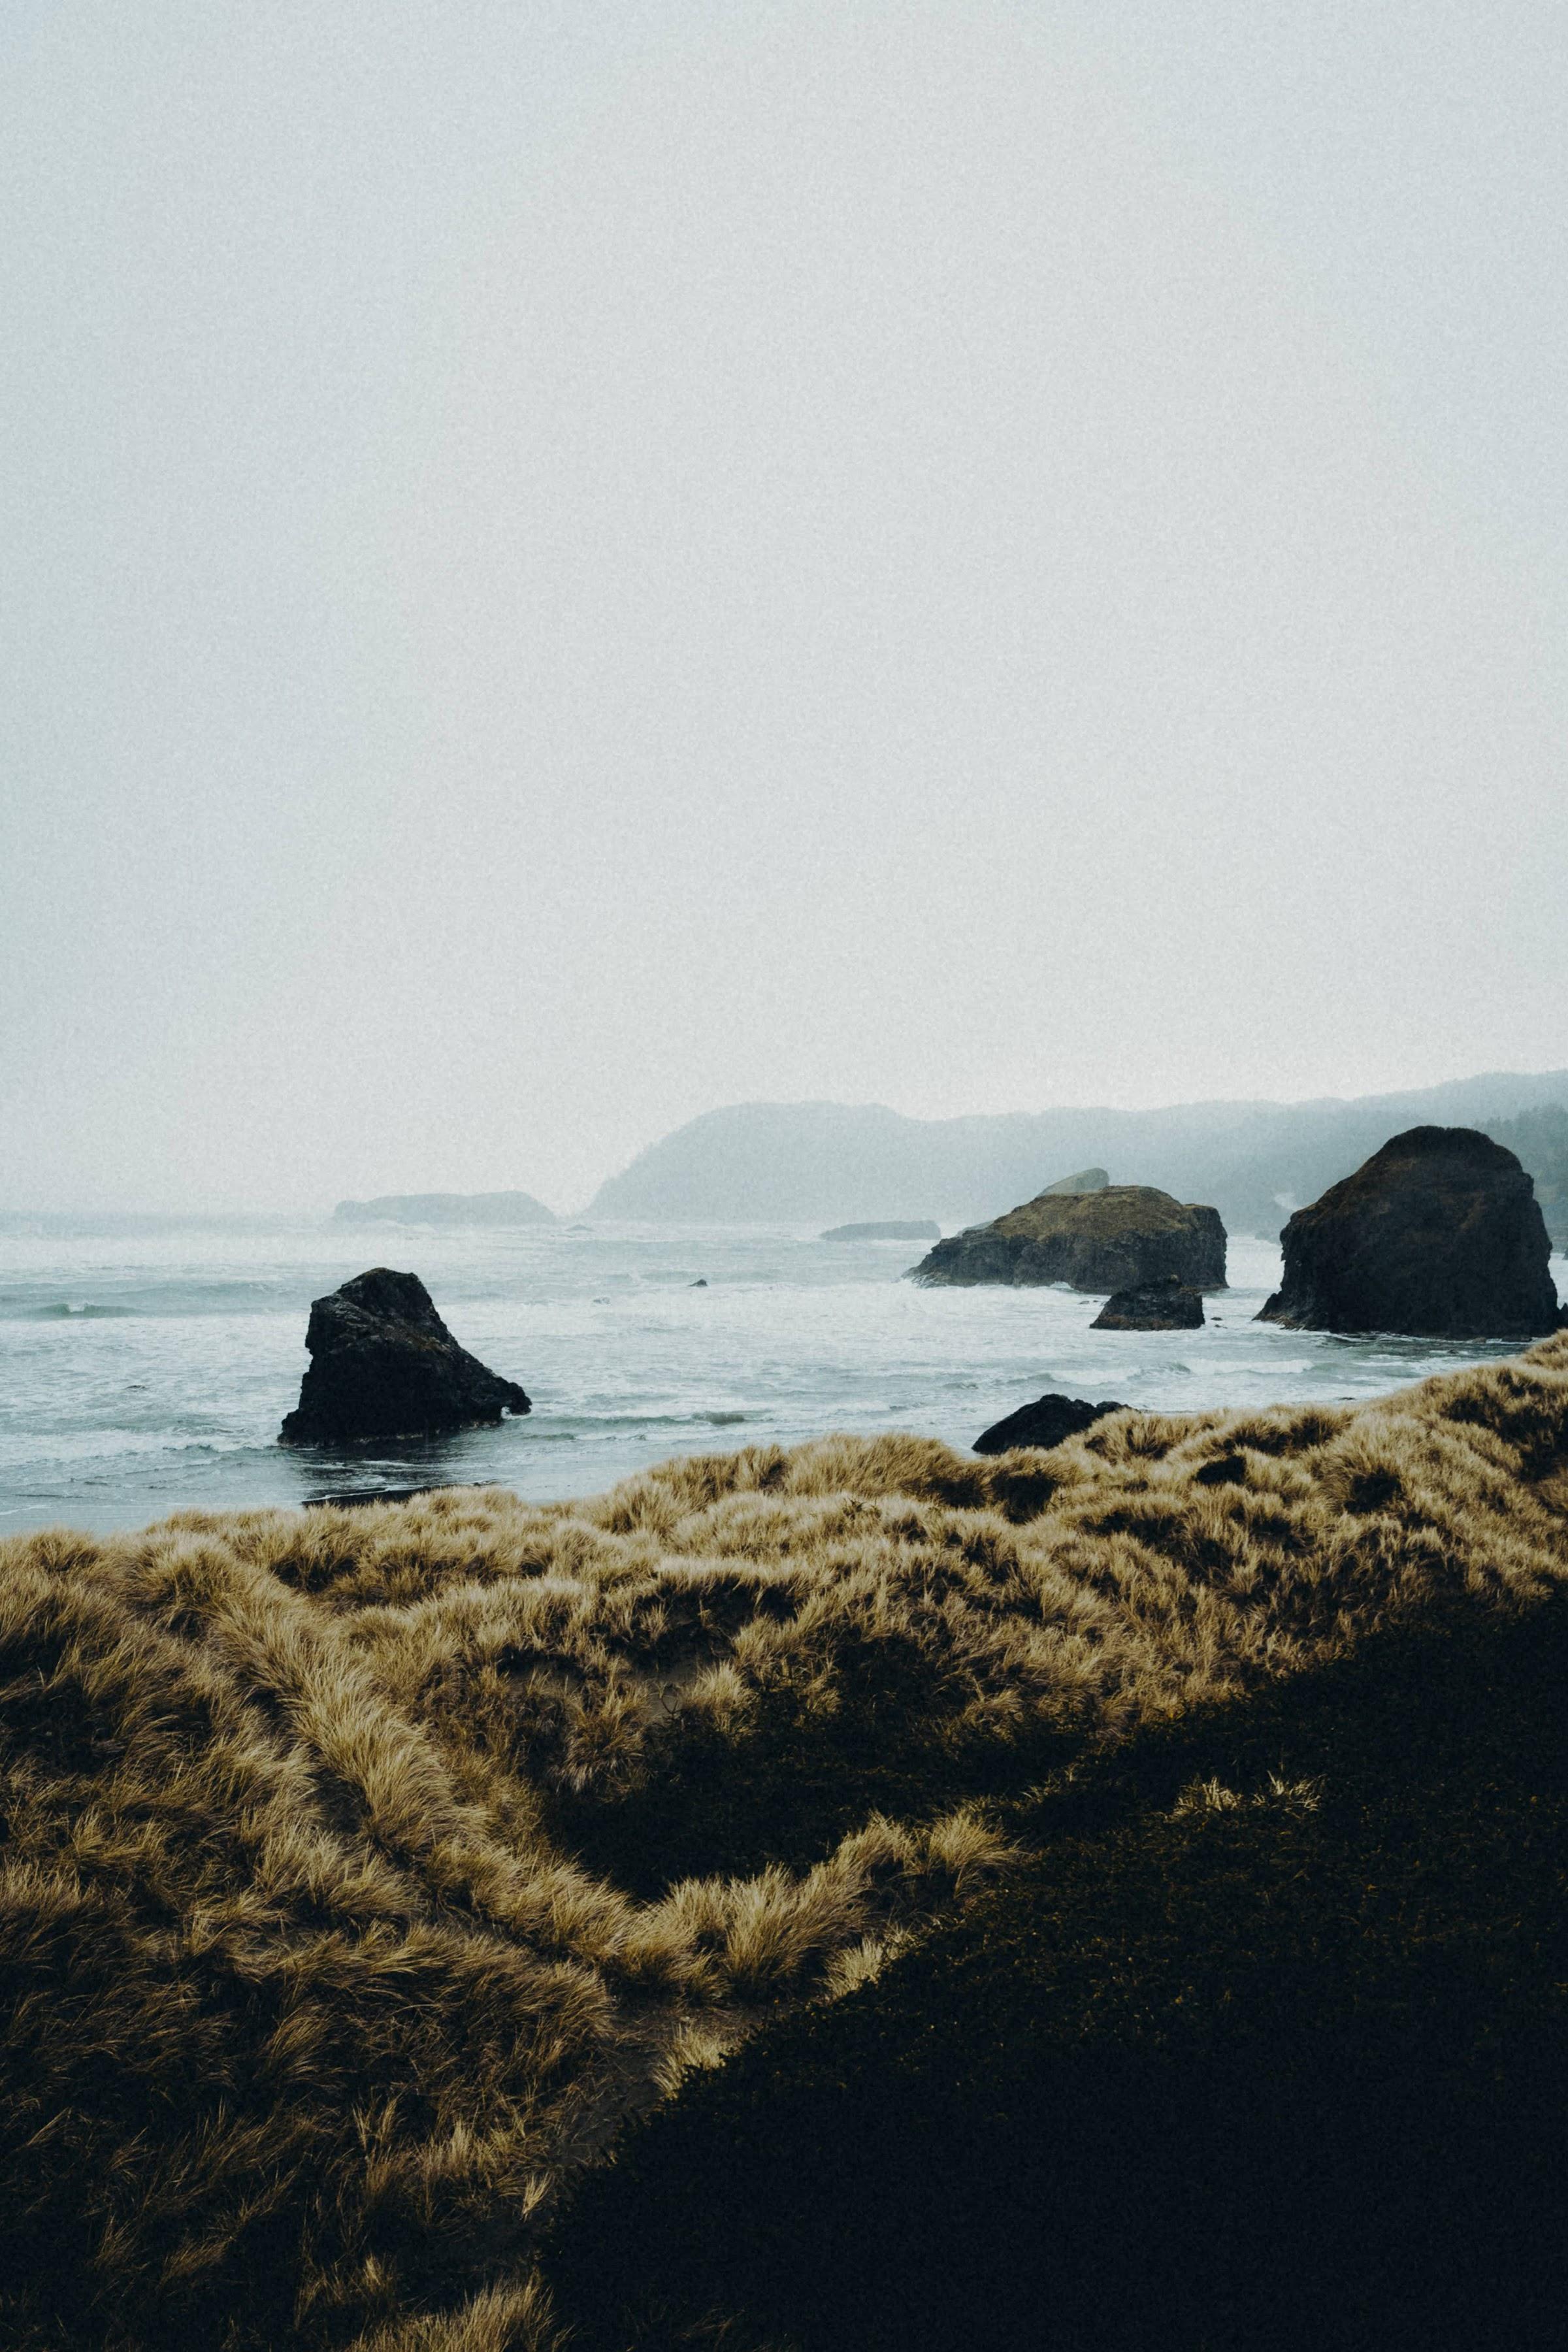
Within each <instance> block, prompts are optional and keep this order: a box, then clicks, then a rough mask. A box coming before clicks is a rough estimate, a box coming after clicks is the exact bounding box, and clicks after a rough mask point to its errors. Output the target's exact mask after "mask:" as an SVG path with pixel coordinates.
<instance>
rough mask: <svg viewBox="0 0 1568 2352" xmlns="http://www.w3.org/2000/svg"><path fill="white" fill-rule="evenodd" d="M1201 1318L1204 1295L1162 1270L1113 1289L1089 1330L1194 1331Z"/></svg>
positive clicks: (1202, 1316) (1199, 1324) (1201, 1321)
mask: <svg viewBox="0 0 1568 2352" xmlns="http://www.w3.org/2000/svg"><path fill="white" fill-rule="evenodd" d="M1203 1319H1204V1295H1203V1292H1202V1291H1201V1290H1194V1287H1193V1286H1192V1284H1191V1283H1190V1282H1178V1281H1177V1279H1176V1277H1175V1276H1174V1275H1173V1274H1163V1275H1161V1276H1160V1277H1159V1279H1158V1281H1156V1282H1138V1283H1133V1284H1131V1285H1130V1286H1129V1287H1128V1288H1127V1289H1125V1290H1115V1291H1112V1293H1111V1295H1110V1297H1109V1298H1108V1299H1107V1300H1106V1302H1105V1304H1104V1306H1103V1307H1101V1308H1100V1312H1099V1314H1098V1315H1097V1316H1096V1317H1095V1318H1094V1320H1093V1322H1092V1323H1091V1324H1090V1325H1089V1329H1090V1330H1091V1331H1195V1330H1197V1329H1198V1328H1200V1326H1201V1325H1202V1323H1203Z"/></svg>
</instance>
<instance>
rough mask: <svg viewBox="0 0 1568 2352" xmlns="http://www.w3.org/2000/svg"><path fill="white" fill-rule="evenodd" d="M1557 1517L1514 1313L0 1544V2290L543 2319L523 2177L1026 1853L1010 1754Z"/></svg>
mask: <svg viewBox="0 0 1568 2352" xmlns="http://www.w3.org/2000/svg"><path fill="white" fill-rule="evenodd" d="M1565 1524H1568V1339H1557V1340H1553V1341H1549V1342H1546V1343H1545V1344H1543V1345H1542V1346H1541V1347H1539V1348H1536V1349H1532V1350H1531V1352H1530V1353H1529V1354H1528V1355H1526V1356H1524V1357H1521V1358H1518V1359H1515V1360H1510V1361H1509V1362H1507V1363H1501V1364H1494V1365H1490V1366H1487V1367H1483V1368H1479V1369H1476V1370H1469V1371H1466V1372H1462V1373H1458V1374H1454V1375H1449V1376H1446V1377H1444V1378H1442V1379H1438V1380H1435V1381H1426V1382H1424V1383H1422V1384H1421V1385H1420V1386H1418V1387H1415V1388H1413V1389H1410V1390H1408V1391H1403V1392H1401V1393H1400V1394H1398V1395H1396V1396H1394V1397H1391V1398H1388V1399H1385V1400H1383V1401H1381V1402H1377V1403H1375V1404H1372V1405H1367V1406H1360V1407H1354V1408H1348V1407H1347V1408H1335V1407H1320V1406H1313V1407H1303V1408H1294V1409H1286V1408H1278V1409H1275V1410H1272V1411H1269V1412H1259V1413H1250V1414H1234V1413H1233V1414H1224V1413H1215V1414H1209V1415H1204V1416H1196V1417H1186V1418H1164V1417H1161V1416H1156V1415H1147V1414H1139V1413H1121V1414H1118V1415H1116V1416H1114V1417H1113V1418H1111V1419H1109V1420H1107V1421H1104V1422H1100V1423H1097V1424H1095V1425H1094V1427H1093V1428H1092V1429H1090V1430H1089V1431H1088V1432H1087V1433H1084V1434H1083V1435H1082V1436H1081V1437H1079V1438H1077V1439H1074V1440H1071V1441H1069V1442H1068V1444H1065V1445H1063V1446H1061V1447H1058V1448H1057V1449H1055V1450H1054V1451H1053V1452H1052V1453H1050V1454H1039V1453H1032V1452H1026V1451H1025V1452H1019V1453H1016V1454H1007V1455H1003V1456H1001V1457H998V1458H996V1459H994V1460H991V1461H984V1462H981V1461H973V1460H968V1459H965V1458H963V1457H961V1456H959V1455H956V1454H952V1452H950V1451H949V1450H948V1449H946V1448H944V1447H942V1446H941V1445H938V1444H932V1443H931V1442H929V1441H925V1440H921V1439H918V1438H913V1437H891V1438H883V1439H878V1440H858V1439H851V1438H847V1437H835V1438H827V1439H824V1440H821V1441H819V1442H817V1443H816V1444H811V1445H807V1446H803V1447H799V1448H796V1449H795V1450H794V1451H793V1452H788V1453H786V1452H783V1451H780V1450H778V1449H773V1448H766V1447H752V1448H749V1449H747V1450H745V1451H743V1452H742V1453H739V1454H732V1455H724V1456H708V1457H700V1458H698V1459H695V1460H688V1461H684V1462H676V1463H670V1464H667V1465H662V1466H661V1467H659V1468H658V1469H656V1470H652V1471H649V1472H648V1473H647V1474H646V1475H643V1476H641V1477H638V1478H636V1479H633V1480H630V1481H628V1482H626V1484H625V1485H623V1486H619V1487H617V1488H616V1489H615V1490H614V1491H613V1492H612V1493H610V1494H608V1495H606V1496H601V1497H598V1498H595V1499H593V1500H590V1501H584V1502H577V1503H570V1504H561V1505H556V1506H552V1507H533V1506H530V1505H527V1504H524V1503H522V1502H520V1501H519V1500H518V1499H517V1498H516V1497H515V1496H510V1495H508V1494H505V1493H502V1492H500V1491H499V1490H498V1491H487V1492H484V1493H481V1494H473V1493H468V1492H462V1493H451V1494H446V1495H442V1494H436V1495H432V1496H428V1497H426V1498H424V1499H422V1500H420V1501H417V1502H415V1503H411V1504H406V1505H399V1506H387V1507H377V1508H370V1509H356V1510H353V1511H341V1510H333V1509H314V1510H310V1511H308V1512H303V1513H297V1512H283V1511H269V1512H251V1513H245V1514H232V1515H221V1516H219V1515H203V1514H195V1513H186V1514H183V1515H181V1516H180V1517H177V1518H175V1519H173V1520H170V1521H167V1522H165V1523H164V1524H163V1525H161V1526H159V1527H157V1528H151V1529H149V1530H148V1531H146V1532H145V1533H144V1534H142V1535H139V1536H134V1537H126V1538H111V1539H104V1540H95V1539H91V1538H86V1537H82V1536H77V1535H72V1534H70V1533H68V1532H59V1531H57V1532H54V1533H51V1534H47V1535H44V1536H38V1537H34V1538H22V1539H17V1540H14V1541H12V1542H10V1543H7V1544H4V1545H0V1743H3V1745H0V1770H3V1773H4V1781H5V1843H4V1846H3V1847H0V1982H3V1986H4V1998H5V2021H4V2027H3V2029H0V2030H3V2032H4V2049H5V2087H6V2092H7V2097H6V2101H5V2112H4V2117H3V2121H0V2134H3V2137H0V2164H3V2175H0V2177H3V2180H4V2187H5V2199H4V2203H3V2206H0V2281H3V2282H4V2283H3V2284H0V2336H3V2337H4V2340H5V2342H6V2343H7V2344H16V2346H18V2347H26V2352H42V2347H45V2346H46V2345H47V2346H58V2345H60V2344H76V2343H80V2344H84V2345H85V2344H89V2343H91V2344H100V2343H102V2344H112V2345H116V2346H123V2347H127V2352H130V2347H140V2346H146V2347H164V2346H169V2347H173V2346H176V2345H177V2346H180V2347H186V2346H211V2347H215V2352H217V2347H224V2352H251V2347H257V2352H260V2347H271V2346H274V2345H277V2344H279V2343H280V2342H284V2341H287V2342H289V2343H296V2344H300V2345H302V2346H306V2347H317V2346H319V2347H334V2352H335V2347H348V2346H351V2345H352V2346H355V2347H359V2352H370V2347H375V2352H415V2347H420V2352H458V2347H463V2352H502V2347H511V2352H528V2347H534V2352H544V2347H549V2346H551V2345H552V2343H553V2342H554V2341H555V2340H556V2337H557V2335H558V2323H557V2321H556V2320H555V2319H553V2318H552V2315H551V2310H550V2305H549V2298H548V2296H547V2295H546V2294H545V2292H544V2289H543V2287H542V2284H540V2281H539V2278H538V2276H537V2274H536V2264H537V2259H538V2254H539V2249H540V2245H541V2242H542V2235H543V2233H544V2232H545V2231H548V2229H549V2227H550V2226H551V2223H552V2215H553V2214H554V2212H555V2210H556V2208H557V2202H558V2195H559V2191H560V2189H561V2186H562V2184H563V2182H564V2181H569V2180H571V2179H574V2177H575V2176H577V2175H578V2174H579V2173H580V2172H581V2171H582V2168H584V2166H585V2165H587V2164H589V2163H591V2162H592V2160H593V2159H595V2158H597V2157H598V2156H600V2155H601V2154H602V2153H603V2152H604V2151H605V2148H606V2147H609V2146H610V2145H611V2144H612V2143H613V2141H614V2140H615V2137H616V2134H617V2132H619V2131H620V2130H621V2129H622V2128H623V2126H625V2124H626V2119H627V2118H628V2117H632V2116H637V2114H639V2113H642V2112H645V2111H647V2110H648V2109H650V2108H652V2107H654V2106H656V2105H658V2103H659V2102H660V2101H662V2100H667V2099H668V2098H670V2097H671V2096H672V2095H679V2096H684V2095H686V2094H687V2093H688V2092H689V2090H690V2088H691V2087H692V2086H693V2085H696V2086H697V2087H698V2088H699V2089H700V2087H701V2086H702V2085H703V2084H706V2083H708V2082H710V2081H713V2080H716V2079H718V2078H719V2077H720V2076H721V2074H723V2072H724V2071H725V2069H724V2063H723V2062H724V2061H725V2059H726V2058H727V2056H728V2053H731V2052H732V2051H735V2050H737V2049H738V2048H739V2047H740V2046H741V2045H742V2043H743V2042H745V2041H746V2040H747V2039H748V2037H750V2036H752V2034H754V2033H755V2032H756V2031H757V2030H758V2028H759V2027H760V2026H762V2025H764V2024H765V2023H766V2022H767V2021H769V2020H770V2019H773V2018H776V2017H778V2016H780V2015H781V2014H784V2013H787V2012H791V2011H800V2010H801V2009H802V2006H803V2004H822V2003H825V2002H826V2003H833V2002H835V2001H848V2002H849V2005H852V1999H851V1997H853V1998H854V1999H858V1998H863V1997H864V1995H863V1990H862V1989H863V1988H864V1987H865V1986H867V1985H868V1984H869V1983H871V1982H872V1981H873V1980H874V1979H877V1978H878V1976H879V1973H881V1971H882V1970H883V1969H885V1968H886V1966H887V1964H888V1963H889V1960H890V1959H893V1958H895V1957H896V1956H897V1955H898V1954H899V1953H900V1951H902V1952H904V1953H905V1954H906V1958H904V1959H902V1960H900V1961H899V1962H898V1967H899V1969H904V1968H906V1967H907V1966H909V1965H910V1960H909V1958H908V1957H907V1956H908V1954H909V1951H910V1946H911V1944H914V1945H917V1946H918V1943H919V1939H920V1938H921V1936H922V1935H924V1934H926V1933H927V1932H928V1931H929V1929H930V1927H931V1923H932V1922H933V1921H940V1920H943V1919H949V1920H950V1919H952V1917H954V1916H957V1915H958V1914H960V1913H961V1912H962V1911H963V1909H964V1907H965V1906H969V1905H972V1904H973V1902H975V1901H976V1900H978V1899H983V1897H984V1889H985V1888H986V1887H987V1886H988V1885H993V1884H994V1883H995V1882H997V1881H998V1880H1006V1879H1008V1878H1010V1877H1015V1876H1016V1875H1017V1874H1018V1873H1020V1872H1021V1871H1022V1872H1026V1871H1027V1869H1028V1867H1029V1866H1030V1864H1029V1862H1028V1855H1029V1853H1031V1852H1032V1851H1034V1850H1036V1849H1037V1843H1038V1835H1039V1832H1038V1829H1037V1823H1036V1816H1035V1814H1034V1813H1032V1812H1031V1811H1030V1809H1029V1806H1028V1804H1026V1803H1024V1802H1023V1792H1025V1791H1026V1790H1031V1789H1033V1790H1041V1789H1049V1788H1052V1787H1055V1786H1057V1785H1058V1783H1060V1782H1061V1780H1062V1776H1063V1775H1064V1774H1070V1773H1071V1772H1072V1771H1073V1770H1074V1769H1075V1767H1076V1766H1077V1765H1078V1764H1079V1762H1080V1761H1081V1760H1082V1759H1092V1758H1095V1757H1097V1756H1100V1754H1101V1753H1102V1752H1104V1751H1107V1750H1110V1751H1116V1750H1119V1749H1120V1748H1122V1747H1124V1746H1125V1745H1126V1743H1127V1742H1128V1741H1129V1740H1130V1739H1131V1738H1133V1737H1134V1736H1138V1737H1142V1738H1148V1737H1150V1736H1157V1735H1158V1732H1159V1727H1161V1726H1163V1725H1165V1726H1168V1725H1171V1724H1173V1723H1176V1722H1179V1721H1180V1720H1182V1719H1184V1717H1186V1716H1187V1715H1188V1714H1189V1713H1190V1711H1191V1710H1193V1709H1194V1707H1210V1706H1215V1705H1216V1704H1218V1703H1221V1702H1224V1701H1226V1700H1230V1699H1237V1698H1246V1697H1247V1696H1249V1695H1256V1694H1259V1693H1264V1692H1267V1691H1268V1690H1269V1689H1271V1688H1273V1687H1274V1686H1276V1685H1278V1684H1279V1682H1280V1680H1281V1679H1282V1678H1288V1677H1293V1676H1299V1675H1303V1674H1305V1673H1308V1672H1310V1671H1314V1670H1318V1669H1321V1668H1322V1667H1323V1666H1325V1665H1326V1664H1330V1663H1331V1662H1332V1661H1334V1660H1336V1659H1340V1658H1342V1657H1345V1656H1346V1655H1348V1654H1350V1653H1352V1651H1354V1650H1356V1649H1357V1648H1358V1647H1359V1646H1361V1645H1363V1644H1364V1643H1366V1642H1367V1641H1368V1639H1369V1638H1370V1637H1372V1636H1373V1635H1377V1634H1380V1633H1384V1632H1386V1631H1387V1630H1388V1629H1390V1628H1391V1627H1392V1628H1397V1627H1399V1626H1401V1625H1403V1624H1406V1623H1418V1622H1421V1621H1422V1620H1423V1619H1424V1618H1426V1617H1428V1616H1430V1615H1432V1614H1433V1612H1451V1611H1453V1610H1456V1609H1457V1610H1458V1611H1459V1612H1461V1613H1462V1614H1464V1615H1466V1616H1467V1618H1468V1617H1469V1616H1476V1617H1477V1618H1478V1620H1482V1619H1486V1618H1488V1617H1496V1618H1498V1619H1500V1620H1506V1619H1508V1618H1510V1617H1511V1616H1513V1615H1514V1614H1516V1613H1517V1612H1520V1611H1521V1610H1525V1609H1528V1608H1530V1607H1531V1606H1532V1605H1533V1604H1536V1603H1538V1602H1540V1601H1542V1599H1543V1598H1544V1597H1545V1596H1546V1594H1547V1593H1548V1592H1549V1591H1552V1589H1553V1588H1554V1587H1555V1585H1556V1584H1558V1583H1559V1582H1560V1581H1561V1580H1563V1576H1564V1571H1565V1569H1568V1556H1565V1551H1564V1532H1565ZM1064 1785H1065V1784H1064ZM1194 1785H1197V1784H1194ZM1219 1785H1223V1784H1219ZM1204 1802H1205V1800H1203V1799H1201V1797H1196V1796H1194V1799H1193V1803H1194V1805H1195V1806H1199V1807H1200V1808H1201V1806H1202V1805H1203V1803H1204ZM1214 1804H1215V1806H1219V1808H1220V1810H1222V1811H1223V1810H1224V1807H1223V1803H1222V1801H1221V1800H1220V1799H1219V1798H1215V1801H1214ZM1210 1810H1213V1807H1211V1808H1210Z"/></svg>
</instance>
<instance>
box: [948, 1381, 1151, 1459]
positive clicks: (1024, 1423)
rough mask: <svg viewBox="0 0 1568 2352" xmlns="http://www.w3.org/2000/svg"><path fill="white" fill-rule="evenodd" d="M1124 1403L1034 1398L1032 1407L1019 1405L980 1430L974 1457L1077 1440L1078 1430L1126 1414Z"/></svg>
mask: <svg viewBox="0 0 1568 2352" xmlns="http://www.w3.org/2000/svg"><path fill="white" fill-rule="evenodd" d="M1126 1411H1127V1407H1126V1406H1125V1405H1124V1404H1117V1403H1116V1402H1114V1401H1113V1400H1111V1399H1110V1398H1107V1399H1105V1400H1104V1401H1103V1402H1101V1403H1100V1404H1089V1402H1087V1400H1086V1399H1084V1398H1083V1397H1069V1396H1057V1395H1055V1394H1052V1395H1050V1396H1043V1397H1037V1398H1036V1399H1035V1402H1034V1403H1033V1404H1021V1405H1020V1406H1019V1407H1018V1410H1017V1412H1010V1413H1007V1414H1006V1415H1005V1417H1004V1418H1003V1419H1002V1420H1001V1421H994V1422H993V1423H992V1424H991V1426H990V1428H989V1429H984V1430H982V1431H981V1433H980V1435H979V1436H978V1437H977V1438H976V1439H975V1441H974V1451H975V1453H976V1454H1006V1453H1008V1452H1010V1451H1011V1449H1012V1448H1013V1447H1014V1446H1015V1445H1041V1446H1047V1447H1048V1446H1052V1445H1059V1444H1061V1442H1062V1440H1063V1438H1064V1437H1076V1436H1077V1435H1078V1433H1079V1430H1080V1429H1088V1428H1089V1427H1090V1425H1091V1424H1092V1423H1095V1422H1097V1421H1103V1420H1104V1418H1105V1416H1106V1414H1107V1413H1108V1412H1126Z"/></svg>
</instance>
